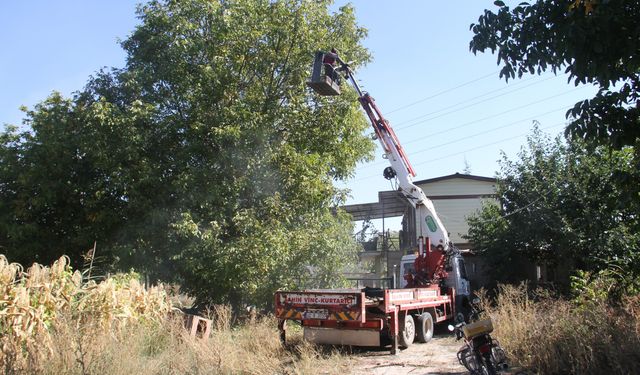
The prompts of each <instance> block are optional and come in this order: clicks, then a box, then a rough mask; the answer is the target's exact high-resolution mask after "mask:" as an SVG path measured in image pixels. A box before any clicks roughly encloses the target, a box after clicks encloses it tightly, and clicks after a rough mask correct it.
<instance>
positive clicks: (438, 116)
mask: <svg viewBox="0 0 640 375" xmlns="http://www.w3.org/2000/svg"><path fill="white" fill-rule="evenodd" d="M556 77H557V76H551V77H547V78H545V79H543V80H540V81H536V82H533V83H531V84H529V85H526V86H523V87H518V88H516V89H514V90H511V91H507V92H503V93H502V94H499V95H495V96H492V97H490V98H486V99H484V100H480V101H477V102H475V103H471V104H468V105H466V106H464V107H461V108H457V109H454V110H452V111H448V112H445V113H441V114H439V115H437V116H433V117H429V118H427V119H424V120H422V119H423V118H424V117H428V116H431V115H435V114H437V113H439V112H442V111H446V110H448V109H451V108H456V107H458V106H460V105H463V104H465V103H467V102H469V101H470V100H474V99H477V98H481V97H483V96H486V95H489V94H492V93H494V92H498V91H501V90H504V88H500V89H497V90H493V91H490V92H488V93H486V94H482V95H479V96H477V97H474V98H471V99H469V100H464V101H461V102H458V103H456V104H453V105H450V106H448V107H444V108H442V109H439V110H437V111H433V112H430V113H427V114H424V115H421V116H418V117H414V118H413V119H410V120H407V121H403V122H401V123H399V124H398V125H397V127H396V129H397V130H402V129H408V128H410V127H413V126H416V125H418V124H422V123H424V122H427V121H431V120H435V119H437V118H440V117H444V116H446V115H449V114H451V113H456V112H459V111H461V110H463V109H467V108H471V107H473V106H476V105H478V104H482V103H486V102H488V101H490V100H493V99H496V98H500V97H502V96H505V95H508V94H511V93H514V92H516V91H520V90H524V89H526V88H528V87H531V86H534V85H538V84H540V83H543V82H545V81H548V80H550V79H553V78H556ZM416 120H420V121H417V122H414V123H411V122H413V121H416ZM404 124H408V125H406V126H401V125H404Z"/></svg>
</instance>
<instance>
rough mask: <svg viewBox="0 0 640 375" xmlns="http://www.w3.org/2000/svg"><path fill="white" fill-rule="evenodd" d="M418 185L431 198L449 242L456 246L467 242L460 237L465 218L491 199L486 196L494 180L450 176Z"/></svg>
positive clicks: (493, 184)
mask: <svg viewBox="0 0 640 375" xmlns="http://www.w3.org/2000/svg"><path fill="white" fill-rule="evenodd" d="M419 186H420V188H422V190H424V192H425V194H426V195H427V197H429V198H430V199H431V200H432V201H433V205H434V206H435V207H436V211H437V212H438V216H440V220H442V224H444V226H445V228H447V231H449V234H450V237H451V241H453V243H455V244H456V245H458V246H460V245H463V246H464V245H467V242H468V241H467V240H465V239H463V238H462V235H464V234H466V233H467V231H468V230H469V226H468V225H467V221H466V219H467V217H468V216H470V215H472V214H474V213H475V212H477V211H478V210H479V209H480V208H482V204H483V202H485V201H488V200H494V201H495V199H494V198H491V197H489V196H491V195H494V194H495V183H494V182H492V181H477V180H471V179H467V178H451V179H447V180H441V181H435V182H428V183H425V184H420V185H419Z"/></svg>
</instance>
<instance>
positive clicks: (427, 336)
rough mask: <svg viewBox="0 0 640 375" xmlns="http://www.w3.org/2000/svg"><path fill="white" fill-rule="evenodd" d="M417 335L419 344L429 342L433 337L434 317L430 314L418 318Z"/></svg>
mask: <svg viewBox="0 0 640 375" xmlns="http://www.w3.org/2000/svg"><path fill="white" fill-rule="evenodd" d="M417 320H418V321H417V322H416V323H417V324H416V334H417V336H418V342H429V341H430V340H431V338H432V337H433V317H432V316H431V314H429V313H428V312H426V313H423V314H422V315H420V316H418V319H417Z"/></svg>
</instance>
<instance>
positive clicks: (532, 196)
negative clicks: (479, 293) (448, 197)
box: [468, 130, 640, 283]
mask: <svg viewBox="0 0 640 375" xmlns="http://www.w3.org/2000/svg"><path fill="white" fill-rule="evenodd" d="M632 161H633V152H632V150H631V149H629V148H624V149H622V150H612V149H610V148H606V147H604V146H601V147H599V148H596V149H595V150H593V151H591V152H589V151H586V148H585V145H584V143H583V142H581V141H572V142H569V143H568V144H567V143H564V142H562V141H561V140H560V139H555V140H550V139H548V138H547V137H545V136H544V135H543V134H541V133H540V132H539V131H537V130H536V131H535V132H534V134H533V135H532V136H531V137H529V139H528V144H527V148H525V149H523V150H522V151H521V152H520V154H519V157H518V160H516V161H510V160H508V159H506V158H504V159H503V161H502V162H501V171H500V173H499V175H498V182H497V185H496V189H497V195H498V197H499V200H500V202H501V207H497V206H495V205H487V206H485V207H484V208H483V209H482V210H481V211H480V212H479V213H478V214H476V215H474V216H472V217H471V218H470V219H469V225H470V229H469V236H468V239H469V240H471V242H473V243H474V244H475V245H476V246H478V248H480V249H483V251H484V255H486V257H487V259H488V260H489V262H490V263H491V264H492V267H493V268H494V269H496V272H495V273H494V276H496V277H497V278H498V280H499V281H515V280H517V279H518V278H521V277H522V275H518V274H517V272H518V269H517V267H511V265H512V264H513V262H519V261H520V260H521V259H529V260H532V261H535V262H536V263H538V264H547V265H550V266H552V267H553V266H556V265H563V266H567V265H568V266H570V267H572V268H573V269H581V270H584V271H589V272H591V271H599V270H603V269H607V268H609V267H610V266H615V267H616V269H618V270H621V272H620V278H621V279H624V278H626V277H630V278H635V277H636V276H637V275H639V274H640V273H639V271H640V269H639V267H638V266H637V260H638V251H639V250H640V235H639V234H638V233H640V232H639V229H640V216H639V213H640V204H638V202H635V203H633V204H629V203H628V202H626V201H624V200H621V199H620V198H619V197H620V196H621V194H622V193H621V191H620V188H619V186H618V184H617V183H616V177H615V173H617V172H618V171H630V170H632V169H633V168H634V165H633V162H632ZM560 281H563V282H564V283H568V280H560Z"/></svg>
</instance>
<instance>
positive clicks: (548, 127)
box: [354, 122, 565, 181]
mask: <svg viewBox="0 0 640 375" xmlns="http://www.w3.org/2000/svg"><path fill="white" fill-rule="evenodd" d="M561 125H562V126H564V125H565V122H560V123H556V124H553V125H550V126H547V127H544V128H540V129H542V130H546V129H551V128H554V127H558V126H561ZM527 134H528V133H522V134H519V135H516V136H513V137H509V138H504V139H501V140H498V141H495V142H491V143H486V144H483V145H480V146H477V147H473V148H469V149H466V150H463V151H460V152H456V153H453V154H449V155H445V156H441V157H439V158H435V159H430V160H426V161H423V162H420V163H415V164H413V165H414V166H418V165H423V164H429V163H433V162H435V161H439V160H443V159H448V158H450V157H453V156H458V155H462V154H465V153H467V152H469V151H475V150H479V149H482V148H485V147H489V146H493V145H496V144H499V143H502V142H506V141H510V140H512V139H516V138H520V137H523V136H526V135H527ZM373 177H379V175H378V174H375V175H369V176H366V177H361V178H358V179H355V180H354V181H362V180H368V179H370V178H373Z"/></svg>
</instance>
